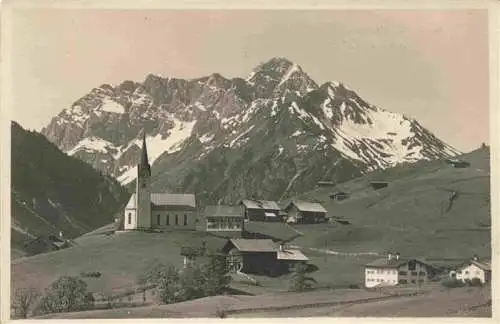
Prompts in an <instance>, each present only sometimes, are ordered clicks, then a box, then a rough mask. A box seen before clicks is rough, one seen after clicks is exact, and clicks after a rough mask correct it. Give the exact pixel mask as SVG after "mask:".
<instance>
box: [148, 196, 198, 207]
mask: <svg viewBox="0 0 500 324" xmlns="http://www.w3.org/2000/svg"><path fill="white" fill-rule="evenodd" d="M151 202H152V203H153V204H155V205H157V206H189V207H193V208H196V198H195V196H194V195H193V194H169V193H156V192H155V193H151Z"/></svg>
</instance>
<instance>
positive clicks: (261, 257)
mask: <svg viewBox="0 0 500 324" xmlns="http://www.w3.org/2000/svg"><path fill="white" fill-rule="evenodd" d="M222 252H223V253H224V254H226V255H227V257H226V260H227V263H228V268H229V269H230V270H231V271H233V272H242V273H247V274H257V275H259V274H260V275H268V276H278V275H280V274H283V273H286V272H288V271H289V270H290V269H292V268H293V267H294V266H296V265H297V264H298V263H307V261H308V260H309V259H308V258H307V257H306V256H305V255H304V254H303V253H302V252H301V251H300V250H299V249H296V248H287V247H285V245H284V244H276V243H275V242H273V240H271V239H244V238H233V239H228V241H227V243H226V245H225V246H224V248H223V249H222Z"/></svg>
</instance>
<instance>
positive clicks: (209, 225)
mask: <svg viewBox="0 0 500 324" xmlns="http://www.w3.org/2000/svg"><path fill="white" fill-rule="evenodd" d="M216 228H217V222H216V220H215V219H214V218H211V217H210V218H207V229H216Z"/></svg>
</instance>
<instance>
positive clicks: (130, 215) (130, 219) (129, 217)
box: [128, 213, 132, 225]
mask: <svg viewBox="0 0 500 324" xmlns="http://www.w3.org/2000/svg"><path fill="white" fill-rule="evenodd" d="M128 223H129V225H130V224H132V213H128Z"/></svg>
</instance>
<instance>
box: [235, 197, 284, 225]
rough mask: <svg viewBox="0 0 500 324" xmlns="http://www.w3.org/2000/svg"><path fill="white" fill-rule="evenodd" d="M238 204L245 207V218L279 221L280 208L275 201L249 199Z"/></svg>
mask: <svg viewBox="0 0 500 324" xmlns="http://www.w3.org/2000/svg"><path fill="white" fill-rule="evenodd" d="M240 205H241V206H243V208H244V209H245V219H247V220H250V221H271V222H273V221H275V222H279V221H280V220H281V219H280V217H279V216H280V208H279V206H278V204H277V203H276V202H275V201H269V200H250V199H245V200H242V201H240Z"/></svg>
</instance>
